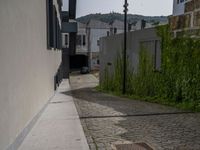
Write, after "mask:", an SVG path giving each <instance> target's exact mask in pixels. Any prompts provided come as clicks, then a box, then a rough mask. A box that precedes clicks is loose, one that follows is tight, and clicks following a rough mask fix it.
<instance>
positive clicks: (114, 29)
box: [110, 20, 124, 35]
mask: <svg viewBox="0 0 200 150" xmlns="http://www.w3.org/2000/svg"><path fill="white" fill-rule="evenodd" d="M123 32H124V22H123V21H119V20H114V21H113V22H111V23H110V35H113V34H119V33H123Z"/></svg>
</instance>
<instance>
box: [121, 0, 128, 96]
mask: <svg viewBox="0 0 200 150" xmlns="http://www.w3.org/2000/svg"><path fill="white" fill-rule="evenodd" d="M127 12H128V2H127V0H125V3H124V52H123V91H122V92H123V94H126V70H127V64H126V62H127V60H126V58H127V57H126V48H127V47H126V46H127Z"/></svg>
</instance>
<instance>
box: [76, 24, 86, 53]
mask: <svg viewBox="0 0 200 150" xmlns="http://www.w3.org/2000/svg"><path fill="white" fill-rule="evenodd" d="M86 28H87V26H86V24H83V23H80V22H78V32H77V38H76V54H83V55H88V38H87V36H86V34H87V30H86Z"/></svg>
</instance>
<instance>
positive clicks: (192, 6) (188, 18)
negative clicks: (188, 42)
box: [169, 0, 200, 36]
mask: <svg viewBox="0 0 200 150" xmlns="http://www.w3.org/2000/svg"><path fill="white" fill-rule="evenodd" d="M169 24H170V27H171V30H172V31H173V33H174V36H177V35H183V32H184V33H186V35H193V34H195V35H196V34H198V32H197V29H200V0H190V1H188V2H186V3H185V12H184V14H183V15H179V16H171V17H169ZM192 30H194V31H192Z"/></svg>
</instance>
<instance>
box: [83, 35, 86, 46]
mask: <svg viewBox="0 0 200 150" xmlns="http://www.w3.org/2000/svg"><path fill="white" fill-rule="evenodd" d="M85 45H86V38H85V35H83V46H85Z"/></svg>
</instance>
